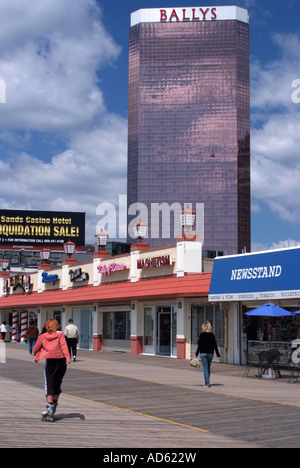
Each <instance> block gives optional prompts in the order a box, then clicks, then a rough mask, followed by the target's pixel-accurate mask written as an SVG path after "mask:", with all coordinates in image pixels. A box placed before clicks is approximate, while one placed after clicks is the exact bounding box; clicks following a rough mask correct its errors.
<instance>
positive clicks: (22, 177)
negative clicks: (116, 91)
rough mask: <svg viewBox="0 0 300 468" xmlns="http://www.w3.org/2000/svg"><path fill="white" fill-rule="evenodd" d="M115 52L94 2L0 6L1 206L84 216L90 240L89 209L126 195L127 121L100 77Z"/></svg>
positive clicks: (6, 1) (13, 1)
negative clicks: (109, 100)
mask: <svg viewBox="0 0 300 468" xmlns="http://www.w3.org/2000/svg"><path fill="white" fill-rule="evenodd" d="M120 51H121V48H120V47H119V46H118V45H117V44H116V43H115V42H114V40H113V39H112V37H110V35H109V34H108V33H107V31H106V29H105V27H104V25H103V22H102V19H101V10H100V9H99V7H98V6H97V2H96V0H42V1H37V0H26V1H24V0H1V2H0V79H3V80H4V81H5V83H6V94H7V95H6V104H2V105H1V107H0V128H1V134H0V150H1V153H0V174H1V184H0V206H1V207H2V208H7V209H15V208H18V209H38V210H60V211H81V212H82V211H83V212H86V213H87V218H86V220H87V222H86V231H87V236H86V237H87V242H93V241H94V239H93V235H94V233H95V228H96V224H97V221H98V219H97V218H96V208H97V206H98V204H99V203H101V202H103V201H109V202H112V203H117V201H118V195H119V194H126V166H127V164H126V163H127V121H126V120H125V119H123V118H121V117H119V116H117V115H111V114H109V112H108V111H107V109H106V107H105V103H104V98H103V95H102V91H101V83H100V81H99V76H100V77H101V69H102V68H103V67H104V66H111V65H112V64H114V62H115V61H116V59H117V58H118V56H119V54H120ZM116 73H117V71H116ZM41 141H43V143H44V147H43V146H42V145H41ZM37 142H38V144H37ZM57 142H59V143H57ZM35 143H36V146H35ZM56 143H57V144H56ZM51 145H52V148H53V149H52V152H51V154H52V156H49V153H48V154H47V157H46V156H45V155H44V152H46V149H48V148H49V146H50V147H51ZM57 147H60V148H62V149H61V150H55V148H57ZM44 148H45V149H44ZM43 150H44V151H43ZM53 152H54V153H53ZM33 154H34V155H33Z"/></svg>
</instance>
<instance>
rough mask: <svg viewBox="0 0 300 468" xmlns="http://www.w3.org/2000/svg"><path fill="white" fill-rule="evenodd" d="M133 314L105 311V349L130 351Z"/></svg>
mask: <svg viewBox="0 0 300 468" xmlns="http://www.w3.org/2000/svg"><path fill="white" fill-rule="evenodd" d="M130 332H131V316H130V312H104V313H103V349H104V351H128V352H130V348H131V342H130Z"/></svg>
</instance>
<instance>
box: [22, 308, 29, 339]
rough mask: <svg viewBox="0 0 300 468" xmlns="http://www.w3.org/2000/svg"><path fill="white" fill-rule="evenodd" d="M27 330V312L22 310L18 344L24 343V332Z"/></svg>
mask: <svg viewBox="0 0 300 468" xmlns="http://www.w3.org/2000/svg"><path fill="white" fill-rule="evenodd" d="M27 328H28V312H27V311H24V310H22V312H21V341H20V343H25V336H26V331H27Z"/></svg>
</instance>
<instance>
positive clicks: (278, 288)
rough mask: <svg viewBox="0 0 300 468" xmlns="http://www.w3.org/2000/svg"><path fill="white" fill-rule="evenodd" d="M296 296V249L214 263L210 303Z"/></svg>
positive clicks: (299, 276)
mask: <svg viewBox="0 0 300 468" xmlns="http://www.w3.org/2000/svg"><path fill="white" fill-rule="evenodd" d="M293 297H300V248H299V247H295V248H292V249H284V250H277V251H269V252H261V253H260V252H258V253H253V254H246V255H236V256H232V257H219V258H216V259H215V260H214V266H213V272H212V279H211V285H210V291H209V300H210V301H243V300H251V299H252V300H259V299H261V300H272V299H283V298H286V299H289V298H293Z"/></svg>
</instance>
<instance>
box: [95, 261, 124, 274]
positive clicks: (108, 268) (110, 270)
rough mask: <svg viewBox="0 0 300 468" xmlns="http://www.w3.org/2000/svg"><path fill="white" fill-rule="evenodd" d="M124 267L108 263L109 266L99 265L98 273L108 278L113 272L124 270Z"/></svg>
mask: <svg viewBox="0 0 300 468" xmlns="http://www.w3.org/2000/svg"><path fill="white" fill-rule="evenodd" d="M126 268H127V266H126V265H120V264H119V263H115V262H114V263H110V264H109V265H99V266H98V273H101V274H102V275H104V276H109V275H111V274H112V273H113V272H115V271H122V270H126Z"/></svg>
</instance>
